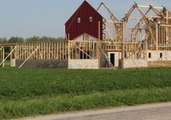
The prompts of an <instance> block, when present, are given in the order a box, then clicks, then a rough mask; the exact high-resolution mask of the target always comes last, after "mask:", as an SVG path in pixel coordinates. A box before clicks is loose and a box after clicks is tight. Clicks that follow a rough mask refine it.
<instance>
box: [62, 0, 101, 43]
mask: <svg viewBox="0 0 171 120" xmlns="http://www.w3.org/2000/svg"><path fill="white" fill-rule="evenodd" d="M90 16H92V18H93V22H89V17H90ZM78 17H80V18H81V22H80V23H77V18H78ZM102 22H103V17H102V16H101V15H100V14H99V13H98V12H97V11H96V10H95V9H94V8H93V7H92V6H91V5H90V4H89V3H88V2H87V1H84V2H83V3H82V5H81V6H80V7H79V8H78V9H77V11H76V12H75V13H74V14H73V15H72V16H71V18H70V19H69V20H68V21H67V22H66V24H65V33H66V35H67V39H70V40H73V39H74V38H76V37H78V36H80V35H81V34H84V33H87V34H89V35H91V36H93V37H95V38H99V28H100V39H101V40H102V38H103V36H102V35H103V30H102V24H103V23H102ZM99 23H100V24H99Z"/></svg>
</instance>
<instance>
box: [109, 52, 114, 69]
mask: <svg viewBox="0 0 171 120" xmlns="http://www.w3.org/2000/svg"><path fill="white" fill-rule="evenodd" d="M110 62H111V63H112V65H113V66H115V53H110Z"/></svg>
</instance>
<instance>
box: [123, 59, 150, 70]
mask: <svg viewBox="0 0 171 120" xmlns="http://www.w3.org/2000/svg"><path fill="white" fill-rule="evenodd" d="M122 67H123V68H138V67H148V62H147V60H144V59H136V60H132V59H124V60H123V65H122Z"/></svg>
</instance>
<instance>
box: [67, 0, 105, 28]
mask: <svg viewBox="0 0 171 120" xmlns="http://www.w3.org/2000/svg"><path fill="white" fill-rule="evenodd" d="M84 6H89V8H91V9H93V10H94V11H96V13H97V14H98V15H99V16H100V17H102V16H101V15H100V14H99V13H98V11H97V10H96V9H94V8H93V7H92V6H91V5H90V4H89V3H88V2H87V1H86V0H84V2H83V3H82V4H81V5H80V7H79V8H78V9H77V10H76V11H75V12H74V14H73V15H72V16H71V17H70V18H69V19H68V20H67V22H66V23H65V25H66V24H68V22H70V21H71V20H72V19H73V20H74V18H75V17H77V13H78V12H79V11H80V10H81V9H82V8H85V7H84ZM102 18H103V17H102ZM72 22H73V21H72ZM72 22H71V23H70V24H72ZM68 29H69V28H68Z"/></svg>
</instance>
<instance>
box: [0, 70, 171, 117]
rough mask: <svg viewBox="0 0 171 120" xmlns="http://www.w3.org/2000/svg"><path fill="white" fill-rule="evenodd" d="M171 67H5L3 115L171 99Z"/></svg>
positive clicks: (0, 97) (0, 99)
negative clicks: (92, 68) (121, 68)
mask: <svg viewBox="0 0 171 120" xmlns="http://www.w3.org/2000/svg"><path fill="white" fill-rule="evenodd" d="M170 93H171V68H151V69H128V70H106V69H105V70H104V69H101V70H67V69H26V68H25V69H24V68H23V69H17V68H0V119H5V118H7V119H9V118H17V117H25V116H32V115H39V114H48V113H58V112H66V111H75V110H85V109H97V108H106V107H115V106H128V105H136V104H145V103H156V102H166V101H171V94H170Z"/></svg>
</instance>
